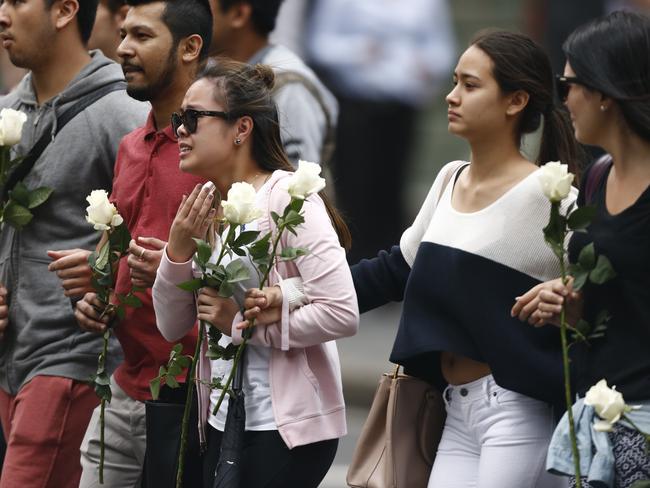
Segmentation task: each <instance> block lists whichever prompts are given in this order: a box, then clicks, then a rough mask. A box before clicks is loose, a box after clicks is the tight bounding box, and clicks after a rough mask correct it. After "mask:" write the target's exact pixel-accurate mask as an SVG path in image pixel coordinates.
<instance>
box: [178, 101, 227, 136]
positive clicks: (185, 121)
mask: <svg viewBox="0 0 650 488" xmlns="http://www.w3.org/2000/svg"><path fill="white" fill-rule="evenodd" d="M199 117H218V118H220V119H225V120H228V119H229V118H230V114H229V113H228V112H217V111H214V110H194V109H192V108H188V109H187V110H183V111H181V112H174V113H173V114H172V129H173V130H174V134H176V137H178V129H179V128H180V126H181V125H182V126H183V127H185V130H186V131H187V132H188V133H190V134H194V133H195V132H196V127H197V125H198V123H199Z"/></svg>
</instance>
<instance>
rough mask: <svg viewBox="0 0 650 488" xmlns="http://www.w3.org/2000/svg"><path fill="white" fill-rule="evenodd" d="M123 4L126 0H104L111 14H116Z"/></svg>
mask: <svg viewBox="0 0 650 488" xmlns="http://www.w3.org/2000/svg"><path fill="white" fill-rule="evenodd" d="M124 5H126V0H106V8H108V10H109V11H110V12H111V13H112V14H116V13H117V11H118V10H120V9H121V8H122V7H124Z"/></svg>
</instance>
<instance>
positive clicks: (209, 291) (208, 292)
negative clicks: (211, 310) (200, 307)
mask: <svg viewBox="0 0 650 488" xmlns="http://www.w3.org/2000/svg"><path fill="white" fill-rule="evenodd" d="M215 298H218V299H223V300H226V298H223V297H220V296H219V291H218V290H217V289H216V288H210V287H209V286H204V287H203V288H201V290H200V291H199V294H198V297H197V300H198V302H199V303H214V302H215V300H214V299H215Z"/></svg>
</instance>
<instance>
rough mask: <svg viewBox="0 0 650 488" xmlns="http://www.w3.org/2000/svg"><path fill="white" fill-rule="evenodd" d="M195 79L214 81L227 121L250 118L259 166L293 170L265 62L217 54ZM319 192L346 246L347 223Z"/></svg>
mask: <svg viewBox="0 0 650 488" xmlns="http://www.w3.org/2000/svg"><path fill="white" fill-rule="evenodd" d="M197 79H207V80H209V81H211V82H212V83H213V84H214V97H215V99H216V100H217V101H218V102H219V103H222V104H223V105H224V110H225V111H226V112H228V114H229V115H230V121H231V122H234V121H235V120H237V119H238V118H239V117H243V116H244V115H246V116H248V117H250V118H251V119H253V133H252V135H251V137H252V157H253V159H254V160H255V162H256V163H257V164H258V166H259V167H260V168H261V169H263V170H266V171H271V172H273V171H275V170H278V169H281V170H285V171H294V167H293V166H292V164H291V163H290V162H289V159H288V158H287V155H286V153H285V151H284V147H283V146H282V140H281V138H280V124H279V121H278V110H277V107H276V105H275V102H274V101H273V98H272V96H271V90H272V89H273V84H274V83H275V75H274V73H273V70H272V69H271V68H270V67H269V66H266V65H263V64H256V65H254V66H251V65H248V64H245V63H240V62H237V61H232V60H229V59H225V58H220V59H217V60H216V63H214V64H212V65H211V66H208V67H207V68H205V69H204V70H203V71H202V72H201V73H200V74H199V75H198V78H197ZM319 196H320V197H321V198H322V200H323V202H324V203H325V208H326V209H327V213H328V215H329V217H330V220H331V222H332V225H333V227H334V230H335V231H336V234H337V235H338V238H339V242H340V243H341V246H342V247H343V248H345V250H346V251H347V250H349V249H350V247H351V244H352V237H351V235H350V230H349V229H348V226H347V225H346V223H345V221H344V220H343V217H341V214H340V213H339V212H338V211H337V210H336V208H335V207H334V205H333V204H332V203H331V202H330V201H329V199H328V198H327V195H325V193H324V192H322V191H321V192H320V193H319Z"/></svg>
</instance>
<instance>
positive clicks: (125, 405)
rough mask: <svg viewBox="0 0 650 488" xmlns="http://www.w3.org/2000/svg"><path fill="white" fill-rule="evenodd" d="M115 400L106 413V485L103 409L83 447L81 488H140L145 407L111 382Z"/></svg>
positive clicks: (88, 432)
mask: <svg viewBox="0 0 650 488" xmlns="http://www.w3.org/2000/svg"><path fill="white" fill-rule="evenodd" d="M111 389H112V391H113V398H112V399H111V402H110V403H107V404H106V409H105V411H104V444H105V446H106V448H105V452H104V484H103V485H100V484H99V408H100V407H99V406H98V407H97V408H95V410H94V411H93V415H92V417H91V419H90V423H89V424H88V429H87V430H86V435H85V436H84V440H83V441H82V443H81V467H82V470H83V471H82V474H81V482H80V483H79V488H102V487H103V488H139V487H140V484H141V479H142V466H143V465H144V453H145V450H146V419H145V410H144V403H143V402H139V401H137V400H134V399H133V398H131V397H129V396H128V395H127V394H126V393H125V392H124V390H122V389H121V388H120V387H119V386H117V383H116V382H115V380H114V379H113V378H111Z"/></svg>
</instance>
